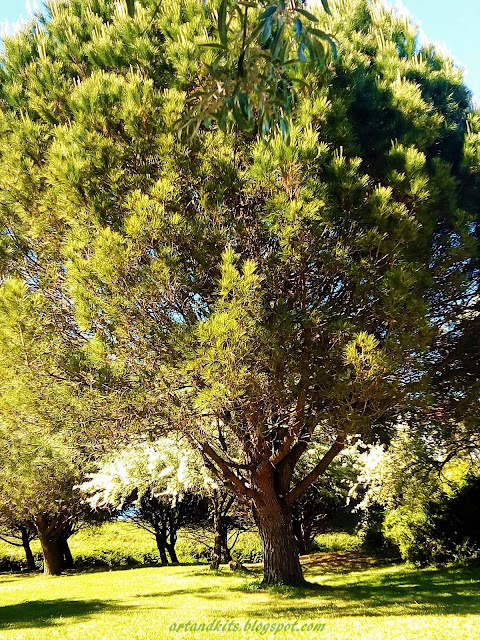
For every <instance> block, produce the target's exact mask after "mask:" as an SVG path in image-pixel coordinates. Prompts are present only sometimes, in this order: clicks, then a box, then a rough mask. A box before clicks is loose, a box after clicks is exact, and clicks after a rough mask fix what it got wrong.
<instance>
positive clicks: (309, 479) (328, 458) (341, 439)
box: [285, 432, 347, 504]
mask: <svg viewBox="0 0 480 640" xmlns="http://www.w3.org/2000/svg"><path fill="white" fill-rule="evenodd" d="M346 437H347V434H346V433H345V432H341V433H340V434H339V435H338V437H337V439H336V440H335V442H334V443H333V444H332V446H331V447H330V449H329V450H328V451H327V453H326V454H325V455H324V456H323V458H322V459H321V460H320V462H319V463H318V464H317V466H316V467H315V468H314V469H313V470H312V471H310V473H309V474H308V475H306V476H305V478H303V480H301V481H300V482H299V483H298V484H297V485H296V486H295V487H293V489H292V490H291V491H289V492H288V493H287V495H286V496H285V502H286V503H287V504H292V503H293V502H294V501H295V500H296V499H297V498H298V497H300V496H301V495H302V493H304V492H305V491H306V490H307V489H308V487H310V486H311V485H312V484H313V483H314V482H315V480H316V479H317V478H318V477H319V476H321V475H322V473H324V472H325V471H326V469H327V468H328V466H329V465H330V463H331V462H332V460H333V459H334V458H335V457H336V456H337V455H338V454H339V453H340V451H341V450H342V449H343V447H344V446H345V440H346Z"/></svg>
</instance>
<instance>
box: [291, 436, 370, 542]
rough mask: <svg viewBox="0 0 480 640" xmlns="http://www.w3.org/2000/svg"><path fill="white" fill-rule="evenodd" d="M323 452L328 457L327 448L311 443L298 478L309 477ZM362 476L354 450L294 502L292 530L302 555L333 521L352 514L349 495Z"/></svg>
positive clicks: (346, 451) (341, 458)
mask: <svg viewBox="0 0 480 640" xmlns="http://www.w3.org/2000/svg"><path fill="white" fill-rule="evenodd" d="M319 450H320V451H319ZM322 452H323V454H324V453H325V446H323V447H322V446H321V444H320V443H312V445H311V446H310V447H309V449H308V450H307V451H306V453H305V456H304V458H302V460H301V461H300V463H299V465H298V467H297V469H296V471H295V475H296V477H298V478H301V477H303V476H305V475H307V474H308V473H310V471H311V470H312V468H313V467H314V466H315V460H317V459H318V458H319V457H321V456H322ZM359 472H360V459H359V457H358V451H357V448H356V447H352V448H350V449H347V450H345V451H344V452H343V455H340V456H339V457H338V458H337V459H336V460H334V461H333V462H332V464H331V465H330V466H329V468H328V471H327V472H326V473H325V475H323V476H321V477H320V478H319V479H318V480H316V482H314V483H313V484H312V485H311V486H310V487H309V488H308V489H307V491H306V492H305V493H304V494H303V495H302V496H300V498H299V499H298V500H296V501H295V503H294V505H293V510H292V518H293V529H294V532H295V537H296V539H297V544H298V549H299V551H300V553H301V554H306V553H311V547H312V542H313V540H314V538H315V536H316V535H317V534H319V533H322V532H324V531H325V530H326V529H327V527H328V526H329V524H331V523H332V518H335V516H337V517H338V515H339V514H340V513H342V511H343V512H344V513H347V512H350V511H351V509H352V508H353V506H354V505H353V502H352V500H351V495H350V494H351V490H352V487H353V486H354V485H355V482H356V480H357V476H358V474H359Z"/></svg>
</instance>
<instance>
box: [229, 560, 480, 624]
mask: <svg viewBox="0 0 480 640" xmlns="http://www.w3.org/2000/svg"><path fill="white" fill-rule="evenodd" d="M337 575H338V574H337ZM346 580H347V582H344V576H343V575H342V573H341V572H340V574H339V575H338V578H336V575H335V574H334V573H332V574H330V575H329V576H328V577H327V580H326V582H324V583H310V584H308V583H307V584H306V585H305V586H302V587H295V588H293V587H274V588H267V589H263V588H262V587H261V585H260V584H259V583H251V584H246V585H244V586H243V587H240V588H239V589H238V591H243V592H248V591H250V592H253V591H266V592H270V593H272V596H273V595H275V598H272V602H271V603H269V606H268V607H267V609H268V611H265V608H263V607H262V608H261V609H259V610H252V611H246V612H245V613H246V614H248V615H253V616H257V617H264V616H268V615H272V613H275V612H277V613H278V614H282V615H286V614H294V615H296V616H302V617H305V616H312V615H317V616H318V615H321V616H335V617H336V616H395V615H398V616H405V615H437V616H441V615H480V569H479V568H478V567H451V568H448V569H441V570H437V569H427V570H425V569H418V570H414V569H408V568H407V567H405V569H401V570H396V571H395V572H389V571H387V572H382V573H378V574H371V573H369V572H365V571H360V572H358V574H357V572H355V574H353V573H352V574H351V575H349V576H348V577H346ZM332 581H333V582H334V583H337V584H329V583H330V582H332Z"/></svg>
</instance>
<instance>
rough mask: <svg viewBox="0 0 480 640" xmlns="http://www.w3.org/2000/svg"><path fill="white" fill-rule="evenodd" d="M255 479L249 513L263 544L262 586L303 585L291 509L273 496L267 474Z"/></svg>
mask: <svg viewBox="0 0 480 640" xmlns="http://www.w3.org/2000/svg"><path fill="white" fill-rule="evenodd" d="M259 480H260V482H259V483H258V484H259V485H260V487H259V488H260V491H259V493H258V495H257V496H256V497H255V499H254V500H253V514H254V517H255V521H256V523H257V526H258V530H259V533H260V538H261V540H262V545H263V558H264V570H263V583H264V584H288V585H293V586H295V585H300V584H303V583H304V582H305V579H304V577H303V572H302V567H301V565H300V557H299V553H298V546H297V540H296V538H295V534H294V531H293V524H292V509H291V507H290V505H289V504H288V503H287V502H286V501H285V500H283V499H281V498H279V496H278V495H277V492H276V491H275V488H274V486H273V482H272V479H271V478H270V477H269V474H265V477H264V478H260V479H259Z"/></svg>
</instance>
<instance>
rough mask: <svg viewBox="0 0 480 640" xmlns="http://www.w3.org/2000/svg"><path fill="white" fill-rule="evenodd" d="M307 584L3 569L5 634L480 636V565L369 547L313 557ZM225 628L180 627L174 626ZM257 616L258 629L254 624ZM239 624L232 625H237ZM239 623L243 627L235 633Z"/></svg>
mask: <svg viewBox="0 0 480 640" xmlns="http://www.w3.org/2000/svg"><path fill="white" fill-rule="evenodd" d="M305 572H306V577H307V579H308V580H309V581H310V583H311V586H309V587H308V588H305V589H290V588H277V589H273V590H262V589H260V588H259V581H260V573H259V571H258V569H255V570H253V571H251V572H249V573H248V574H235V573H232V572H230V570H229V569H228V568H226V567H222V569H221V571H219V572H218V573H212V572H211V571H209V570H208V568H207V567H206V566H204V565H203V566H202V565H197V566H180V567H163V568H162V567H148V568H136V569H128V570H117V571H96V572H85V573H74V574H71V575H66V576H60V577H57V578H44V577H43V576H41V575H34V576H29V575H5V574H4V575H2V576H0V605H1V606H2V609H0V637H1V638H2V640H3V639H5V640H12V639H14V638H15V639H20V638H22V639H25V640H37V639H38V640H46V639H47V638H48V639H51V638H61V639H62V640H63V639H65V640H73V639H75V640H78V639H81V640H97V639H98V638H104V639H107V640H108V639H115V640H116V639H127V640H129V639H144V640H147V639H148V640H153V639H157V638H161V639H163V638H181V639H182V640H193V638H194V637H195V638H198V639H199V640H213V639H218V638H225V639H226V640H228V639H229V638H231V639H232V640H233V639H234V638H241V639H242V640H247V639H248V640H252V639H253V638H262V637H263V638H281V639H286V638H290V639H291V638H298V639H299V640H307V639H308V640H310V639H311V638H318V637H322V638H331V639H336V640H337V639H338V640H357V639H358V638H365V639H366V638H368V639H369V640H372V639H373V640H389V639H392V640H393V639H395V640H400V639H401V638H403V639H407V640H410V639H412V640H413V639H414V638H415V639H417V638H420V639H422V640H430V639H431V640H447V639H448V640H452V639H453V638H455V640H457V639H458V640H473V639H475V638H479V637H480V618H479V614H480V586H479V585H480V582H479V581H480V568H479V567H471V568H449V569H443V570H433V569H429V570H416V569H412V568H407V567H405V566H404V565H376V564H374V563H372V562H371V561H369V560H368V559H366V558H365V557H364V556H363V555H362V554H360V553H351V552H350V553H347V552H343V553H332V554H320V555H319V556H311V557H310V558H307V559H306V564H305ZM189 621H190V622H191V624H193V623H195V624H197V625H199V624H201V623H204V624H205V625H208V624H212V626H213V625H214V623H215V621H217V622H216V624H217V628H219V625H223V628H224V630H223V631H211V630H210V631H200V632H199V631H196V632H191V631H185V630H184V627H183V628H182V630H181V631H174V630H173V629H174V627H173V626H172V625H174V624H177V625H178V624H183V625H185V624H186V623H188V622H189ZM247 621H250V625H251V626H252V624H253V622H254V621H256V624H257V629H258V631H248V630H245V625H246V623H247ZM295 621H296V622H297V625H298V627H297V628H300V625H301V624H304V623H310V624H317V625H318V624H321V623H324V624H325V628H324V630H323V631H319V630H317V631H311V632H309V631H304V632H302V631H291V630H288V631H286V632H285V631H279V632H278V633H274V632H272V631H270V632H268V633H261V631H264V630H265V625H266V624H269V625H271V624H277V625H278V624H279V623H283V624H287V623H289V622H290V623H293V622H295ZM229 624H230V631H228V625H229ZM234 624H236V625H238V626H237V630H234Z"/></svg>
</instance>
